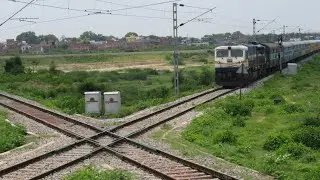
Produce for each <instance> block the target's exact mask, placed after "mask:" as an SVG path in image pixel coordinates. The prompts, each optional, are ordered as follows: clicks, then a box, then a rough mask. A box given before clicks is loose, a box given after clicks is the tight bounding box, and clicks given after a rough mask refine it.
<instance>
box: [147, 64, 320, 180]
mask: <svg viewBox="0 0 320 180" xmlns="http://www.w3.org/2000/svg"><path fill="white" fill-rule="evenodd" d="M275 98H280V99H281V100H282V103H281V104H280V105H275V104H274V99H275ZM200 109H201V110H203V111H204V115H202V116H200V117H198V118H196V119H195V120H193V121H192V123H191V124H190V125H189V126H188V127H187V128H185V129H184V130H182V133H179V132H174V131H172V127H170V126H168V127H163V128H162V130H161V131H159V132H156V133H155V134H153V137H154V138H156V139H165V141H167V142H169V144H171V145H172V147H174V148H177V149H180V150H181V151H182V152H183V153H184V154H186V155H199V152H204V154H205V153H208V154H212V155H214V156H218V157H221V158H224V159H226V160H228V161H231V162H234V163H237V164H240V165H243V166H246V167H249V168H252V169H255V170H258V171H261V172H264V173H266V174H269V175H272V176H275V177H276V178H277V179H314V180H316V179H320V151H319V150H320V114H319V113H320V58H316V59H315V60H313V61H312V63H309V64H306V65H304V66H303V67H302V68H300V72H299V74H298V75H296V76H282V75H280V74H277V75H276V76H275V77H274V78H273V79H271V80H269V81H268V82H266V83H265V84H264V86H263V87H261V88H258V89H256V90H253V91H251V92H250V93H248V94H247V95H245V96H244V99H243V100H242V101H239V97H234V96H233V97H228V98H225V99H222V100H219V101H218V102H216V103H210V104H208V105H205V106H203V107H201V108H200ZM164 135H166V138H161V137H163V136H164ZM185 147H188V148H185Z"/></svg>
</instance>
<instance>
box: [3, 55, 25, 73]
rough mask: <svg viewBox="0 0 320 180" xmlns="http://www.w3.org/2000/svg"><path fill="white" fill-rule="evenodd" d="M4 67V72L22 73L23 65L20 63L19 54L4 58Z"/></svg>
mask: <svg viewBox="0 0 320 180" xmlns="http://www.w3.org/2000/svg"><path fill="white" fill-rule="evenodd" d="M4 69H5V72H7V73H11V74H15V75H16V74H21V73H24V66H23V65H22V61H21V58H20V57H19V56H15V57H11V58H10V59H9V60H6V64H5V66H4Z"/></svg>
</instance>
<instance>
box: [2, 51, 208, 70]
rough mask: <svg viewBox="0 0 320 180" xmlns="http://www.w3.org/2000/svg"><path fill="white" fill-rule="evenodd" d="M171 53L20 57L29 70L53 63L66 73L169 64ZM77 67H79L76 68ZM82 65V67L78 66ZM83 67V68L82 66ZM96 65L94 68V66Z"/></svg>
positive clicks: (200, 58)
mask: <svg viewBox="0 0 320 180" xmlns="http://www.w3.org/2000/svg"><path fill="white" fill-rule="evenodd" d="M211 55H212V54H211V53H210V54H209V53H207V52H206V51H204V52H202V51H199V52H192V51H191V52H188V51H186V52H182V53H181V56H182V60H183V61H184V63H186V64H199V63H200V64H201V63H203V62H212V61H213V57H212V56H211ZM171 56H172V55H171V53H168V52H161V53H137V54H126V53H125V54H73V55H70V54H65V55H63V54H60V55H59V54H57V55H52V56H51V55H49V56H46V55H44V56H43V55H39V56H28V55H27V56H22V61H23V64H24V65H25V66H26V67H27V68H31V69H33V68H34V69H36V70H38V69H47V68H48V67H49V65H50V63H51V62H54V63H55V64H56V65H57V66H58V68H59V69H61V70H66V71H74V70H76V71H81V70H90V69H94V68H97V69H101V68H108V67H110V68H111V67H123V66H130V65H132V66H134V65H150V66H151V65H153V64H156V65H157V64H160V65H165V64H168V65H169V64H170V61H171V59H168V58H169V57H171ZM184 57H192V58H184ZM9 58H10V57H3V56H2V57H1V56H0V65H1V66H3V65H4V64H5V60H6V59H9ZM77 65H79V67H78V66H77ZM80 65H82V66H80ZM83 65H84V66H83ZM85 65H88V66H85ZM95 65H96V66H95Z"/></svg>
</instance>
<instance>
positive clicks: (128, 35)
mask: <svg viewBox="0 0 320 180" xmlns="http://www.w3.org/2000/svg"><path fill="white" fill-rule="evenodd" d="M130 36H138V34H137V33H135V32H128V33H127V34H126V35H125V36H124V37H130Z"/></svg>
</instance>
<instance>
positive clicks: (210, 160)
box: [135, 75, 273, 180]
mask: <svg viewBox="0 0 320 180" xmlns="http://www.w3.org/2000/svg"><path fill="white" fill-rule="evenodd" d="M272 77H273V75H270V76H268V77H266V78H263V79H261V80H259V81H257V82H255V83H253V84H251V85H250V86H248V87H246V88H243V89H242V93H244V94H245V93H248V92H250V91H251V90H253V89H255V88H257V87H261V86H262V85H263V83H264V82H266V81H268V80H269V79H271V78H272ZM239 93H240V90H237V91H235V92H233V93H230V94H228V95H227V96H230V95H234V94H239ZM224 97H226V96H224ZM224 97H221V98H224ZM201 114H202V112H196V111H190V112H188V113H186V114H184V115H182V116H180V117H178V118H176V119H174V120H172V121H170V122H168V123H166V124H168V125H170V126H171V127H173V131H181V130H182V129H183V128H185V127H186V126H187V125H188V124H189V123H190V122H191V121H192V120H193V119H194V118H195V117H197V116H199V115H201ZM160 128H161V127H157V128H155V129H153V130H151V131H149V132H147V133H145V134H143V135H141V136H139V137H136V138H135V140H137V141H138V142H141V143H144V144H147V145H149V146H152V147H155V148H157V149H160V150H163V151H165V152H168V153H171V154H173V155H177V156H179V157H182V158H184V159H187V160H190V161H193V162H195V163H198V164H201V165H203V166H206V167H209V168H212V169H215V170H217V171H220V172H223V173H225V174H228V175H231V176H234V177H237V178H240V179H241V178H247V177H250V178H252V179H261V180H263V179H273V178H272V177H270V176H268V175H265V174H262V173H260V172H257V171H255V170H252V169H249V168H246V167H243V166H239V165H236V164H233V163H230V162H227V161H225V160H223V159H221V158H218V157H214V156H212V155H211V154H208V153H205V152H199V154H200V153H201V154H202V155H199V156H194V157H190V156H186V155H184V154H183V153H182V152H180V151H179V150H176V149H172V148H171V146H170V145H169V144H167V143H165V142H163V141H158V140H154V139H152V138H151V135H152V134H153V133H154V132H157V131H159V130H160ZM163 138H165V137H163ZM186 148H187V147H186Z"/></svg>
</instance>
